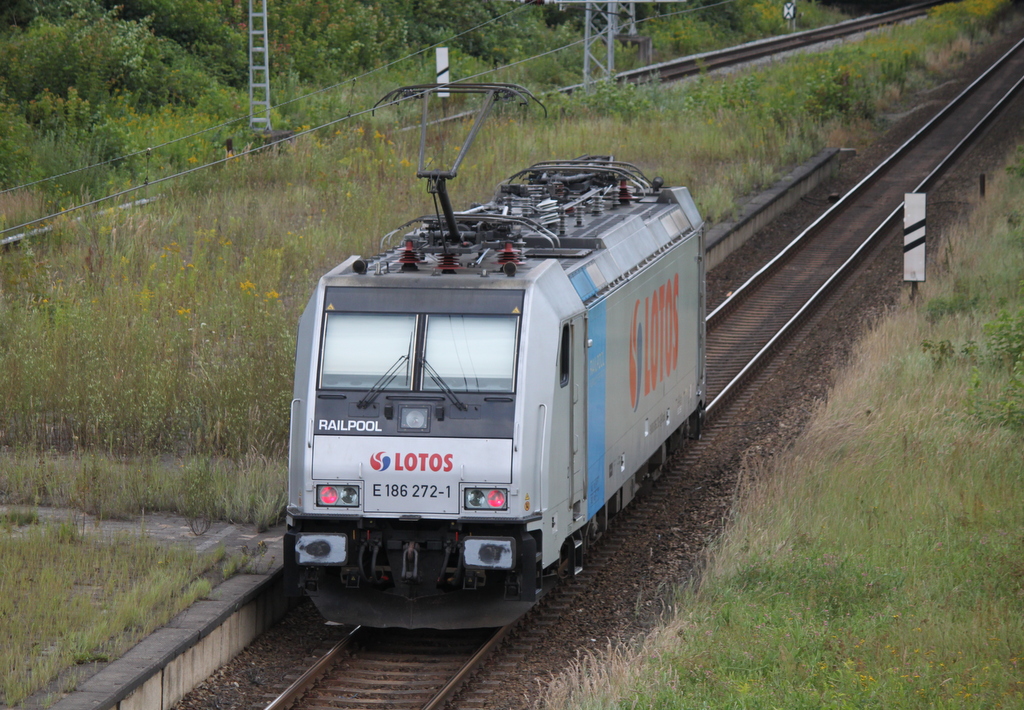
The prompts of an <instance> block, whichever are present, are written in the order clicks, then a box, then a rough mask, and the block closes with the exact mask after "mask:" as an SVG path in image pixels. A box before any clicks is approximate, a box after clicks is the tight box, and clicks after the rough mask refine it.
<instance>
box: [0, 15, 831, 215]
mask: <svg viewBox="0 0 1024 710" xmlns="http://www.w3.org/2000/svg"><path fill="white" fill-rule="evenodd" d="M803 7H804V14H805V15H806V16H807V17H808V18H811V19H810V20H808V21H809V22H814V21H815V20H814V18H817V21H819V22H820V21H821V18H822V12H821V10H820V8H819V7H818V6H817V5H816V4H814V3H806V4H805V5H804V6H803ZM681 8H682V9H681ZM268 11H269V23H268V25H269V46H270V70H271V85H272V87H273V95H272V97H271V98H272V100H273V103H275V104H278V105H280V104H282V103H284V106H283V107H280V108H276V109H275V110H274V127H275V128H294V127H298V126H302V125H308V124H313V123H316V122H319V121H323V120H325V118H328V117H334V116H337V114H338V112H339V111H341V110H343V109H342V108H341V106H340V105H339V102H340V99H335V101H334V102H333V103H329V104H324V103H323V102H321V103H320V104H315V102H308V101H307V102H305V103H302V104H301V105H300V104H296V103H294V102H293V101H292V100H293V99H295V98H296V97H298V96H301V95H303V94H306V93H307V92H309V91H310V90H314V89H318V88H321V87H325V86H334V85H338V84H343V83H345V82H348V81H350V80H352V79H354V78H355V77H358V76H360V75H362V74H365V73H366V72H369V71H373V70H379V69H381V68H382V67H390V68H389V72H390V74H389V75H388V76H389V82H390V85H391V86H393V85H396V84H397V83H399V82H404V83H419V82H422V81H427V80H430V79H431V78H432V76H433V53H432V52H431V51H429V50H430V48H431V47H432V46H433V45H436V44H439V43H445V44H446V45H448V46H449V47H450V48H451V51H452V63H453V67H454V68H457V69H458V73H457V74H456V77H455V78H460V77H465V76H467V75H479V74H481V73H482V72H486V71H488V70H493V69H494V68H495V67H499V66H504V65H508V64H512V63H515V62H519V61H522V60H524V59H527V58H530V57H536V56H538V55H541V54H543V53H546V52H551V51H553V50H557V49H558V48H564V47H567V46H568V47H569V49H568V50H566V51H564V52H560V53H558V54H557V55H552V56H550V57H545V58H544V59H542V60H541V61H532V62H530V64H529V68H528V69H524V70H523V71H520V73H518V74H516V75H515V76H514V77H513V79H514V80H515V81H519V82H525V83H527V84H528V85H530V86H531V87H532V88H540V89H544V88H551V87H555V86H565V85H570V84H575V83H577V82H579V80H580V76H581V74H580V72H581V66H582V50H581V48H580V47H579V45H578V44H574V43H578V42H579V40H580V39H581V37H582V34H583V12H582V8H580V7H576V8H568V9H565V10H558V9H557V8H555V7H545V8H537V7H524V6H522V5H519V4H517V3H512V2H484V1H483V0H445V2H441V0H272V1H271V2H269V3H268ZM638 15H639V19H640V21H641V22H642V23H643V24H642V29H641V30H640V31H641V32H642V33H643V34H645V35H648V36H650V37H651V38H652V39H653V41H654V46H655V49H656V52H657V53H658V56H659V57H661V56H669V55H672V56H674V55H678V54H684V53H690V52H697V51H704V50H707V49H709V48H712V47H714V46H718V45H723V44H727V43H730V42H736V41H740V40H744V39H749V38H753V37H758V36H763V35H765V34H773V33H778V32H783V31H785V30H786V26H785V24H784V22H783V20H782V15H781V12H780V10H779V7H778V2H774V1H772V0H732V1H731V2H727V3H724V4H723V3H721V2H717V1H715V0H696V2H689V3H685V4H679V5H657V6H639V7H638ZM619 53H620V57H621V58H620V59H619V60H618V61H619V63H620V64H619V66H620V67H621V66H622V64H623V63H626V64H628V63H629V61H630V60H631V57H633V56H635V51H634V52H632V53H631V52H630V51H629V50H627V49H625V48H623V49H621V50H620V52H619ZM392 65H394V66H392ZM491 80H494V79H491ZM501 80H509V79H508V78H507V77H506V78H502V79H501ZM247 86H248V2H247V1H246V0H55V1H54V2H48V3H39V2H34V1H32V0H14V1H13V2H9V3H6V4H5V6H4V7H3V8H2V9H0V128H2V129H3V130H2V131H0V188H2V187H9V186H12V185H18V184H23V183H26V182H30V181H32V180H34V179H40V178H45V177H48V176H52V175H56V174H61V173H64V172H66V171H67V170H68V169H69V168H71V167H77V166H84V165H90V164H93V163H97V162H104V161H109V160H112V159H114V158H118V157H121V156H125V155H130V154H132V153H133V152H136V151H144V150H145V149H146V148H148V147H151V146H154V145H160V144H161V143H163V142H164V141H166V140H170V139H172V138H177V137H180V136H182V135H187V134H189V133H191V132H192V131H195V130H202V129H206V128H209V127H210V126H216V125H219V124H221V123H223V122H224V121H226V120H227V121H232V120H234V121H237V122H236V123H232V124H231V125H228V126H225V127H224V128H223V129H222V130H218V131H216V132H213V133H211V134H210V135H209V136H207V140H206V143H207V144H209V145H216V146H223V145H224V144H225V141H226V140H227V139H228V138H231V139H232V140H234V141H235V142H238V143H241V144H245V143H247V142H249V141H251V140H252V137H251V135H250V134H248V133H247V132H246V131H245V129H246V125H245V124H246V117H247V109H248V95H247ZM370 103H372V100H371V101H370ZM344 110H345V111H346V112H348V111H349V110H351V109H350V108H348V107H346V108H345V109H344ZM161 124H165V128H161ZM172 125H173V126H174V127H175V128H174V129H173V130H172V129H169V128H166V126H172ZM196 155H197V153H196V150H195V149H194V146H191V147H188V148H185V147H179V148H177V149H174V150H171V151H163V152H161V153H160V155H158V156H157V155H153V156H150V155H147V160H145V161H144V160H141V159H133V160H124V161H119V162H118V163H117V164H116V165H113V166H108V167H107V168H105V169H103V170H98V171H93V172H91V173H90V174H89V175H87V176H82V175H75V176H73V177H69V178H67V179H62V180H58V181H51V182H48V183H47V185H46V189H47V190H48V194H49V196H50V198H51V199H56V200H57V201H58V203H59V204H61V205H66V204H67V203H68V202H71V201H81V200H82V199H83V198H87V197H95V196H97V194H100V193H107V192H111V191H113V190H114V189H117V188H118V187H123V186H124V184H125V183H126V182H135V183H137V182H140V181H141V180H144V179H150V178H152V177H153V171H154V170H158V169H159V168H160V167H161V166H166V167H169V168H174V169H181V168H182V167H187V166H188V164H187V161H188V159H189V158H192V157H195V156H196ZM8 224H10V222H9V221H8Z"/></svg>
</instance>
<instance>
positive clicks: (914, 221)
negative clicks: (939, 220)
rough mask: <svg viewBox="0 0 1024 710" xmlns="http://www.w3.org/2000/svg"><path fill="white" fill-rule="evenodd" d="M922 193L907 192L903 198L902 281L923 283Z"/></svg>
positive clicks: (923, 198) (923, 221)
mask: <svg viewBox="0 0 1024 710" xmlns="http://www.w3.org/2000/svg"><path fill="white" fill-rule="evenodd" d="M927 197H928V195H927V194H926V193H924V192H908V193H907V194H905V195H904V196H903V280H904V281H924V280H925V278H924V272H925V253H924V246H925V241H924V237H925V229H924V223H925V203H926V202H927V199H926V198H927Z"/></svg>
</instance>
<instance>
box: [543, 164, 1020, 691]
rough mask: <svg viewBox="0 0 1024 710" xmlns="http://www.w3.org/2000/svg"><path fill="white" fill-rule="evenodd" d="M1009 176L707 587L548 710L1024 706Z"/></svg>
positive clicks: (1012, 186)
mask: <svg viewBox="0 0 1024 710" xmlns="http://www.w3.org/2000/svg"><path fill="white" fill-rule="evenodd" d="M1011 168H1014V169H1016V170H1018V172H1019V165H1018V166H1011ZM995 182H996V187H995V189H994V190H993V191H990V192H989V194H988V197H987V199H986V201H985V203H984V204H983V205H982V206H981V207H979V208H978V211H977V213H976V214H975V215H974V216H973V219H972V222H971V223H970V224H967V225H963V226H961V227H959V228H956V229H955V231H954V232H953V233H951V234H948V235H945V237H946V241H945V244H944V245H943V247H942V252H941V254H940V255H939V258H938V259H937V260H936V261H935V262H933V264H941V265H943V267H942V268H941V269H937V268H933V272H932V274H930V275H929V282H928V283H927V284H925V285H923V288H922V291H921V293H922V296H923V298H920V299H918V301H917V303H914V304H909V303H908V304H904V307H903V308H901V309H900V310H899V311H898V312H896V313H894V314H893V315H892V316H890V317H888V318H887V319H886V320H885V321H884V322H882V323H881V324H880V325H879V326H878V327H877V328H876V329H874V331H873V332H871V333H870V334H869V335H868V336H867V337H866V338H865V339H864V341H863V342H862V343H861V344H860V346H859V348H858V351H857V352H856V354H855V357H854V358H853V363H854V364H852V365H851V366H850V367H849V369H848V370H847V371H846V372H845V373H844V374H843V375H842V376H841V377H840V379H839V381H838V382H837V384H836V386H835V388H834V391H833V393H832V395H831V396H830V398H829V401H828V403H827V404H826V405H824V406H822V408H821V409H820V411H819V412H817V414H816V416H815V418H814V419H813V421H812V422H811V424H810V425H809V427H808V429H807V430H806V432H805V433H804V434H803V435H802V437H801V438H800V439H799V440H798V441H797V443H796V444H795V445H794V447H793V448H792V449H791V450H790V451H789V452H787V453H786V454H783V455H782V456H780V457H779V459H778V460H777V461H776V462H775V463H773V464H766V465H765V466H764V467H763V469H762V470H759V471H755V472H752V473H753V474H754V475H751V476H749V477H748V480H749V481H752V482H751V483H749V484H748V485H747V487H746V490H745V491H744V493H743V495H742V499H741V501H740V503H739V505H738V509H737V512H736V515H735V519H734V521H733V522H732V524H731V525H730V527H729V530H728V531H727V533H726V535H725V536H724V538H723V539H722V540H721V541H720V543H719V545H718V546H717V548H716V549H715V550H714V551H713V553H712V554H711V556H710V558H709V563H708V567H707V572H706V575H705V577H704V579H703V580H702V584H701V588H700V590H699V591H696V592H695V591H692V590H691V591H687V592H683V593H682V594H681V597H680V599H679V610H680V611H679V613H678V615H677V616H676V617H675V618H674V619H672V620H671V621H670V622H669V623H668V624H667V625H666V626H665V627H664V628H663V629H662V630H660V631H659V633H657V634H655V635H654V636H653V637H651V638H650V639H649V640H648V642H647V644H646V646H645V648H644V649H642V650H640V651H637V652H630V651H623V652H621V653H618V654H610V655H609V656H608V657H603V658H591V659H589V660H587V661H586V662H584V663H582V664H580V666H579V667H578V668H577V670H576V672H575V673H574V674H571V675H570V676H568V677H565V678H562V679H561V680H560V681H559V682H557V683H555V684H554V686H553V688H552V691H551V694H550V696H549V697H548V699H547V701H546V704H545V705H544V707H551V708H554V707H558V708H598V707H601V708H604V707H629V708H669V707H673V708H674V707H688V708H689V707H693V708H697V707H715V708H777V707H786V708H802V707H808V708H810V707H815V708H818V707H835V708H846V707H851V708H852V707H857V708H865V707H877V708H893V707H900V708H954V707H955V708H963V707H979V708H995V707H1020V706H1021V704H1022V702H1024V672H1022V668H1021V665H1022V663H1024V655H1022V648H1024V632H1022V629H1024V605H1022V603H1021V600H1022V599H1024V565H1022V563H1021V557H1020V548H1021V544H1022V543H1024V485H1022V483H1024V458H1022V456H1021V451H1022V450H1024V419H1022V418H1021V413H1022V412H1024V400H1022V399H1020V398H1019V391H1020V377H1021V374H1022V367H1021V365H1022V363H1024V280H1022V275H1024V238H1022V234H1024V231H1022V227H1021V224H1020V219H1019V216H1018V214H1019V213H1018V212H1017V209H1018V208H1017V205H1019V204H1020V201H1021V199H1024V180H1022V179H1021V177H1019V176H1000V178H999V179H997V180H996V181H995ZM940 270H941V271H942V272H943V273H941V274H938V275H937V274H936V273H935V272H936V271H940ZM950 303H954V304H956V307H955V308H950V307H949V306H948V304H950ZM937 304H938V305H937ZM939 343H942V344H945V345H944V346H942V347H938V346H937V345H936V344H939ZM1015 395H1016V396H1017V398H1016V399H1015V398H1014V397H1015Z"/></svg>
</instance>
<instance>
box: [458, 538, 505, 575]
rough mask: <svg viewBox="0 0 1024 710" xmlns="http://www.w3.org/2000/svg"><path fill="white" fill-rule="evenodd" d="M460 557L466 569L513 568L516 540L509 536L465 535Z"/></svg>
mask: <svg viewBox="0 0 1024 710" xmlns="http://www.w3.org/2000/svg"><path fill="white" fill-rule="evenodd" d="M462 559H463V561H464V562H465V564H466V567H467V568H468V569H514V568H515V566H516V541H515V538H511V537H496V538H486V537H485V538H480V537H467V538H466V540H465V542H463V543H462Z"/></svg>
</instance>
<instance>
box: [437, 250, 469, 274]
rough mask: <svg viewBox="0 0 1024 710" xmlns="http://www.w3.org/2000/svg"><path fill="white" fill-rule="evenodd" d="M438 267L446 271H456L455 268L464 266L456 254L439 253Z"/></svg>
mask: <svg viewBox="0 0 1024 710" xmlns="http://www.w3.org/2000/svg"><path fill="white" fill-rule="evenodd" d="M437 267H438V268H439V269H441V270H442V271H444V272H446V273H455V271H454V270H455V269H461V268H463V266H462V264H460V263H459V257H458V255H456V254H439V255H438V257H437Z"/></svg>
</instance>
